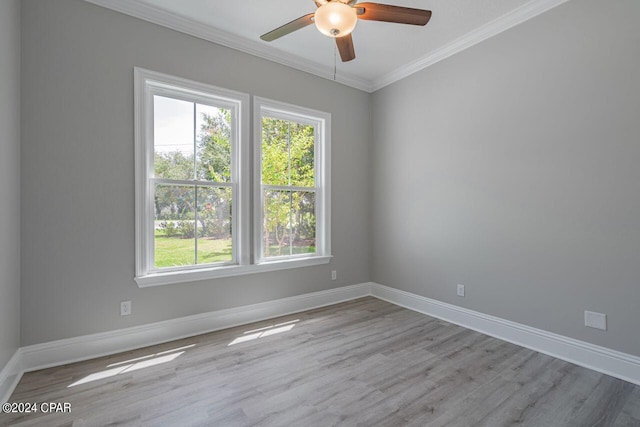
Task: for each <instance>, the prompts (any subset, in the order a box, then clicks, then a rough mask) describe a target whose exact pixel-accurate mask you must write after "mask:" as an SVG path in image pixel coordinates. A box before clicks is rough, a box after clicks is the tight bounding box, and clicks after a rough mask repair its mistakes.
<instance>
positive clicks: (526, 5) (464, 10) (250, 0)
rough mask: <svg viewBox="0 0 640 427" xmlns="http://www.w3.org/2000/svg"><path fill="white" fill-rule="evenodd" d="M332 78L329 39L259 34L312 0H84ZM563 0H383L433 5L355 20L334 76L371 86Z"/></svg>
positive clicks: (311, 7)
mask: <svg viewBox="0 0 640 427" xmlns="http://www.w3.org/2000/svg"><path fill="white" fill-rule="evenodd" d="M87 1H89V2H91V3H96V4H99V5H101V6H105V7H108V8H111V9H114V10H118V11H120V12H123V13H127V14H129V15H133V16H136V17H138V18H142V19H145V20H148V21H151V22H155V23H158V24H161V25H165V26H167V27H170V28H174V29H177V30H179V31H183V32H186V33H189V34H192V35H195V36H198V37H202V38H205V39H208V40H211V41H214V42H216V43H220V44H223V45H226V46H229V47H233V48H236V49H239V50H242V51H245V52H248V53H251V54H254V55H258V56H261V57H263V58H267V59H270V60H274V61H276V62H280V63H283V64H285V65H289V66H292V67H294V68H298V69H301V70H303V71H307V72H311V73H313V74H316V75H320V76H322V77H326V78H331V79H333V77H334V76H333V71H334V55H335V53H336V50H335V41H334V40H333V39H331V38H329V37H326V36H323V35H322V34H321V33H320V32H319V31H318V30H317V29H316V28H315V26H314V25H310V26H308V27H306V28H303V29H301V30H299V31H296V32H294V33H292V34H289V35H287V36H284V37H282V38H280V39H278V40H275V41H273V42H271V43H267V42H264V41H262V40H260V35H262V34H264V33H266V32H268V31H270V30H272V29H274V28H276V27H279V26H280V25H283V24H285V23H287V22H289V21H291V20H293V19H295V18H298V17H300V16H302V15H305V14H307V13H311V12H313V11H315V9H316V6H315V4H314V3H313V1H312V0H241V1H238V0H236V1H221V0H181V1H175V0H87ZM564 1H566V0H382V1H380V2H381V3H385V4H393V5H397V6H406V7H413V8H419V9H428V10H431V11H432V13H433V15H432V17H431V20H430V22H429V23H428V24H427V26H425V27H419V26H413V25H401V24H391V23H383V22H373V21H359V22H358V25H357V26H356V29H355V30H354V32H353V40H354V45H355V51H356V59H355V60H353V61H351V62H348V63H342V62H341V61H340V56H339V55H338V56H337V75H336V80H337V81H339V82H341V83H344V84H347V85H350V86H353V87H357V88H359V89H363V90H367V91H373V90H376V89H378V88H380V87H383V86H385V85H387V84H389V83H392V82H393V81H396V80H398V79H400V78H402V77H405V76H406V75H409V74H411V73H413V72H415V71H417V70H419V69H422V68H424V67H425V66H428V65H430V64H432V63H434V62H437V61H438V60H441V59H443V58H446V57H448V56H450V55H451V54H453V53H456V52H458V51H460V50H463V49H465V48H467V47H469V46H471V45H473V44H476V43H478V42H480V41H482V40H484V39H486V38H488V37H491V36H493V35H495V34H497V33H499V32H501V31H504V30H506V29H508V28H510V27H512V26H514V25H517V24H519V23H521V22H523V21H525V20H528V19H530V18H532V17H533V16H536V15H538V14H540V13H542V12H544V11H546V10H548V9H550V8H551V7H554V6H556V5H558V4H560V3H562V2H564Z"/></svg>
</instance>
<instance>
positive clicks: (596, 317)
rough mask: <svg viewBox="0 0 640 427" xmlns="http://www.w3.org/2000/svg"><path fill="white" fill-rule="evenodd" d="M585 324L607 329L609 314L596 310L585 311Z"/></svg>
mask: <svg viewBox="0 0 640 427" xmlns="http://www.w3.org/2000/svg"><path fill="white" fill-rule="evenodd" d="M584 325H585V326H588V327H590V328H596V329H602V330H603V331H606V330H607V315H606V314H603V313H596V312H595V311H585V312H584Z"/></svg>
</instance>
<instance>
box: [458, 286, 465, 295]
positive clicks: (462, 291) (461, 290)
mask: <svg viewBox="0 0 640 427" xmlns="http://www.w3.org/2000/svg"><path fill="white" fill-rule="evenodd" d="M457 292H458V296H459V297H463V296H464V285H461V284H460V283H458V290H457Z"/></svg>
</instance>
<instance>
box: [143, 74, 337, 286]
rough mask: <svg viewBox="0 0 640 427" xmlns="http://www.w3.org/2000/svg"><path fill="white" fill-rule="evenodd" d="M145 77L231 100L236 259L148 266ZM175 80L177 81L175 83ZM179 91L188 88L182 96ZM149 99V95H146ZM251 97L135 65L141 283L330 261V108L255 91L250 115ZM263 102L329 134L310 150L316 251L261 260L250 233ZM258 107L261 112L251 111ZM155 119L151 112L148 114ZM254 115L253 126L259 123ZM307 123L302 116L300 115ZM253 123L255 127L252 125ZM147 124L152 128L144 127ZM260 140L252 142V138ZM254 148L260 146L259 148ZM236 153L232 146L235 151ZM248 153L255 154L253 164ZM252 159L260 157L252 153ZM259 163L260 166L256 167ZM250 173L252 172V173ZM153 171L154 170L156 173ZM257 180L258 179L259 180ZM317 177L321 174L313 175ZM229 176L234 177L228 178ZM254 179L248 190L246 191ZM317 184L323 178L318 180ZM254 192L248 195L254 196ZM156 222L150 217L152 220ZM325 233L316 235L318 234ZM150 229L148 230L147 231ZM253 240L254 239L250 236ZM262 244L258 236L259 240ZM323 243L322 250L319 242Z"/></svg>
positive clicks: (169, 90)
mask: <svg viewBox="0 0 640 427" xmlns="http://www.w3.org/2000/svg"><path fill="white" fill-rule="evenodd" d="M149 83H150V85H151V86H152V87H153V89H154V94H157V95H161V96H162V94H163V93H164V94H169V95H170V97H172V98H176V99H182V100H185V101H189V102H199V103H203V104H209V103H210V102H211V101H210V100H211V99H212V98H215V100H216V103H215V105H216V106H222V107H224V106H225V105H228V106H236V105H237V107H235V108H237V116H236V119H237V120H236V122H237V123H235V125H236V126H237V129H236V134H237V143H236V151H235V156H234V159H233V160H232V162H233V167H232V170H233V169H234V168H235V175H234V176H235V177H236V178H237V179H236V180H235V182H236V184H225V185H235V186H237V192H236V193H235V194H234V207H235V211H236V212H237V215H238V217H237V220H236V221H237V226H236V227H235V228H234V237H236V239H237V240H234V245H236V247H234V252H235V254H237V255H236V261H235V263H234V264H229V263H224V264H203V265H201V266H197V265H196V266H189V267H188V269H172V268H162V269H150V268H149V267H150V266H153V265H152V264H153V254H152V252H151V250H152V248H153V246H152V245H153V242H150V241H149V240H150V237H149V236H150V235H149V234H148V223H149V220H148V218H150V217H151V213H152V212H153V211H152V209H153V207H152V204H151V203H149V195H150V194H151V188H150V182H151V179H149V175H148V173H149V172H150V171H151V172H152V171H153V149H154V147H153V141H151V143H149V141H148V140H147V138H149V136H152V135H153V129H152V127H153V120H149V117H145V114H151V113H152V111H153V109H152V108H148V107H149V105H145V103H147V102H149V94H148V93H147V90H146V89H145V88H146V86H147V85H148V84H149ZM174 88H175V89H174ZM180 93H186V94H187V95H184V96H182V97H181V95H180ZM150 99H153V97H152V96H151V97H150ZM251 101H252V98H251V97H250V96H249V95H248V94H245V93H241V92H236V91H233V90H228V89H224V88H219V87H216V86H212V85H207V84H203V83H198V82H195V81H191V80H187V79H183V78H179V77H174V76H170V75H167V74H163V73H158V72H155V71H150V70H146V69H143V68H139V67H135V68H134V126H135V128H134V132H135V276H134V280H135V282H136V283H137V284H138V287H140V288H145V287H152V286H160V285H169V284H176V283H184V282H193V281H200V280H207V279H212V278H219V277H230V276H238V275H246V274H254V273H263V272H268V271H277V270H284V269H292V268H299V267H307V266H313V265H322V264H327V263H329V262H330V261H331V259H332V256H331V229H330V223H331V222H330V217H331V205H330V200H331V199H330V195H331V182H330V171H331V164H330V160H331V144H330V138H331V115H330V114H328V113H324V112H321V111H316V110H312V109H307V108H303V107H299V106H296V105H291V104H286V103H282V102H278V101H273V100H268V99H264V98H260V97H253V103H254V110H253V111H254V120H253V122H252V121H251V112H252V110H251V107H250V105H251ZM257 105H260V106H266V107H267V108H268V109H269V111H270V113H271V112H275V113H278V114H281V117H282V118H284V119H286V120H290V119H291V120H295V121H298V122H301V120H305V118H306V119H308V120H311V121H312V123H318V119H320V123H321V124H322V126H318V129H322V131H323V132H324V134H323V136H326V138H325V139H324V143H323V144H320V145H321V147H319V146H318V144H316V146H315V148H314V149H315V153H314V154H315V157H316V158H317V159H321V162H322V163H320V164H318V165H317V166H316V178H315V179H316V181H317V182H316V188H321V190H322V191H321V192H319V193H316V198H317V200H321V203H323V205H324V209H320V210H321V211H322V212H318V208H316V212H317V214H316V218H317V222H318V223H319V222H320V220H322V224H323V225H324V226H323V229H322V233H318V230H317V231H316V234H317V243H316V248H317V251H316V253H315V254H298V255H293V256H288V257H278V258H268V259H265V260H259V259H258V257H257V256H256V253H258V252H257V250H258V248H259V246H256V242H255V240H253V241H252V237H251V236H252V234H251V233H254V232H255V231H257V230H260V229H261V226H260V228H255V225H256V223H257V222H258V221H261V218H260V217H259V216H258V215H255V217H253V216H252V215H253V210H254V209H256V208H257V209H260V210H261V208H260V205H259V204H258V205H252V200H253V203H256V202H255V198H256V196H260V195H261V193H262V188H261V176H260V163H259V162H258V160H260V157H257V158H256V157H255V155H256V153H258V156H259V155H260V151H261V150H260V148H261V140H260V138H261V131H260V130H261V121H260V113H259V112H260V110H259V109H258V110H256V108H255V106H257ZM255 111H258V113H255ZM151 119H152V118H151ZM256 123H257V124H258V126H257V127H256ZM305 123H306V122H305ZM252 124H253V129H252ZM149 126H151V129H149ZM252 130H253V135H254V138H253V141H254V145H255V147H254V150H253V151H252V150H251V142H252V138H251V132H252ZM256 140H257V141H258V142H255V141H256ZM256 150H257V151H256ZM232 155H233V154H232ZM252 155H253V156H254V159H253V164H252ZM256 159H257V160H256ZM256 170H257V171H258V172H256ZM252 175H253V180H252V178H251V177H252ZM154 179H155V178H154ZM256 180H257V181H256ZM318 180H320V181H318ZM233 181H234V179H232V182H233ZM183 183H185V184H197V183H198V181H195V180H194V181H190V180H185V181H184V182H183ZM252 183H253V185H254V187H253V193H254V195H253V196H252V195H251V190H252V188H251V186H252ZM319 184H320V185H319ZM252 197H253V199H252ZM152 226H153V223H152ZM319 234H322V236H320V238H318V235H319ZM152 236H153V235H152V234H151V238H152ZM255 237H257V239H258V240H259V239H260V233H259V232H255ZM252 243H253V244H252ZM258 244H260V242H258ZM320 248H321V250H320Z"/></svg>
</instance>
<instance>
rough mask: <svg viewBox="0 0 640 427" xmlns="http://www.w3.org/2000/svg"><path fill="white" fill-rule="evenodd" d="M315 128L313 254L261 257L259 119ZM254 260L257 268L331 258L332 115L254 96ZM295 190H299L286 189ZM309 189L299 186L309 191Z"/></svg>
mask: <svg viewBox="0 0 640 427" xmlns="http://www.w3.org/2000/svg"><path fill="white" fill-rule="evenodd" d="M263 114H265V115H268V116H269V117H273V118H277V119H282V120H288V121H293V122H297V123H302V124H306V125H311V126H314V128H315V135H314V137H315V142H314V161H315V166H314V169H315V176H314V178H315V185H314V187H313V188H314V192H315V198H316V199H315V200H316V253H315V254H298V255H288V256H282V257H277V258H271V257H270V258H264V257H262V250H263V249H262V248H263V242H262V231H263V230H262V227H263V217H262V197H263V188H265V187H266V188H276V187H278V186H272V185H267V186H263V185H262V116H263ZM253 159H254V160H253V164H254V169H253V197H254V199H253V206H254V215H253V217H254V223H253V230H254V235H253V259H254V263H255V264H256V265H263V264H272V263H276V262H285V261H287V260H289V261H295V260H296V259H313V258H331V114H329V113H325V112H323V111H318V110H313V109H311V108H305V107H300V106H298V105H292V104H287V103H284V102H280V101H274V100H271V99H267V98H261V97H257V96H254V97H253ZM287 187H288V188H293V189H294V190H295V189H296V188H298V187H295V186H287ZM310 188H311V187H299V189H300V190H302V191H308V190H309V189H310Z"/></svg>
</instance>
